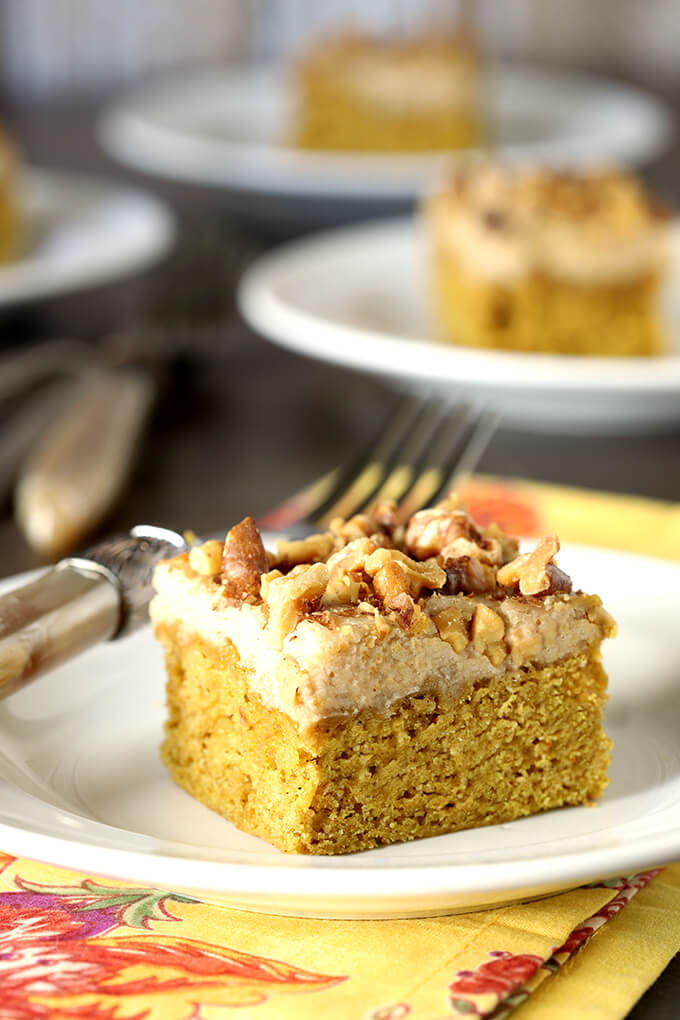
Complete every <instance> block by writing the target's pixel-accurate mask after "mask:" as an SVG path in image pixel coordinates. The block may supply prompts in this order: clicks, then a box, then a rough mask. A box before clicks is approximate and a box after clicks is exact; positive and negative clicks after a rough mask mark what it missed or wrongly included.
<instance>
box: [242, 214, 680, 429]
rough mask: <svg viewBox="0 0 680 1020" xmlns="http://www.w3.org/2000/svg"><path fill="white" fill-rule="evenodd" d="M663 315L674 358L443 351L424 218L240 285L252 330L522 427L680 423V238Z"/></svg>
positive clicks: (318, 245) (300, 252)
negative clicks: (457, 395)
mask: <svg viewBox="0 0 680 1020" xmlns="http://www.w3.org/2000/svg"><path fill="white" fill-rule="evenodd" d="M669 275H670V284H669V286H668V288H667V291H666V293H665V295H664V301H663V304H664V308H663V314H664V318H665V319H666V322H667V325H668V329H669V332H670V334H671V349H672V353H671V354H669V355H668V356H664V357H658V358H586V357H564V356H553V355H546V354H522V353H515V352H496V351H483V350H478V349H474V348H463V347H455V346H452V345H450V344H444V343H438V342H437V341H436V339H435V335H436V330H435V327H434V324H433V323H432V322H431V317H430V309H429V301H428V295H429V286H428V281H427V258H426V244H425V238H424V237H422V236H421V232H420V228H419V225H418V223H417V221H416V220H414V219H411V218H404V219H395V220H388V221H386V222H382V223H376V224H370V225H368V226H357V227H341V228H336V229H334V230H330V231H326V232H324V233H319V234H316V235H313V236H312V237H309V238H307V239H304V240H301V241H294V242H292V243H289V244H286V245H282V246H281V247H279V248H278V249H276V250H274V251H273V252H271V253H270V254H267V255H264V256H262V257H261V258H259V259H258V260H256V261H255V262H254V263H253V264H252V265H251V267H250V268H249V269H248V270H247V272H246V273H245V275H244V277H243V279H242V281H241V284H240V288H239V305H240V309H241V312H242V314H243V316H244V317H245V319H246V321H247V322H248V323H249V324H250V325H251V326H252V327H253V328H254V329H256V330H258V331H259V332H260V333H262V334H263V335H264V336H266V337H268V338H269V339H270V340H274V341H276V342H277V343H280V344H282V345H283V346H284V347H290V348H292V349H293V350H296V351H299V352H301V353H303V354H308V355H310V356H312V357H315V358H321V359H323V360H326V361H333V362H337V363H338V364H341V365H346V366H349V367H351V368H359V369H363V370H366V371H370V372H376V373H379V374H381V375H384V376H385V377H386V378H388V379H391V380H393V381H395V380H396V381H397V382H399V384H400V385H402V386H403V385H407V386H408V385H413V384H419V385H421V386H422V385H427V386H431V387H435V388H438V389H444V390H446V391H449V392H454V391H461V392H462V393H463V394H464V395H465V396H466V397H470V396H477V397H479V399H480V400H483V401H488V402H489V404H490V405H491V406H493V407H494V408H495V409H498V410H499V411H501V412H502V413H503V415H504V420H505V421H507V422H508V423H512V424H515V425H519V426H524V427H529V428H539V427H545V426H550V427H553V428H555V429H560V430H569V431H587V432H591V431H595V430H601V431H611V430H616V431H618V430H631V431H633V430H636V429H640V428H648V427H652V428H653V427H658V426H668V425H671V424H674V423H677V422H678V421H680V229H679V230H676V232H675V234H674V236H673V250H672V264H671V268H670V274H669Z"/></svg>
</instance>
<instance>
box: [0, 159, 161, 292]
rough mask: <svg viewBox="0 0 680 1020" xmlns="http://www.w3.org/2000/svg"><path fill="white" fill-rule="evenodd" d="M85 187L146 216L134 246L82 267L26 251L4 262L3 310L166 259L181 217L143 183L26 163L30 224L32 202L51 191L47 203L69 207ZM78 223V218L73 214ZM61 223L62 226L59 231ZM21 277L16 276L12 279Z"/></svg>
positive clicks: (23, 193) (22, 189)
mask: <svg viewBox="0 0 680 1020" xmlns="http://www.w3.org/2000/svg"><path fill="white" fill-rule="evenodd" d="M78 191H80V192H81V193H83V194H86V195H88V197H90V198H91V199H92V200H96V201H98V202H100V203H101V204H102V206H103V205H104V204H105V203H106V202H112V201H114V200H115V201H121V200H126V201H128V202H130V203H134V205H135V206H136V211H137V213H138V214H139V215H143V217H144V220H143V223H144V228H145V233H143V234H142V235H141V237H138V238H136V240H135V244H134V246H130V245H128V246H127V248H125V247H123V246H120V247H118V248H116V249H114V251H113V253H112V252H110V251H108V250H107V251H105V252H104V251H102V252H100V253H99V257H98V258H97V259H95V260H94V261H90V260H85V259H83V261H82V262H81V263H79V265H78V269H77V271H76V270H73V268H69V269H68V270H67V271H63V270H61V271H58V272H57V271H54V269H53V267H52V266H51V265H50V264H49V263H48V264H47V272H46V266H45V261H44V256H42V255H41V254H40V252H39V251H38V252H37V253H36V252H31V251H30V250H29V251H27V252H26V253H22V254H20V255H19V257H17V258H14V259H12V260H11V261H8V262H6V263H3V264H2V265H0V309H2V308H5V307H10V306H12V305H15V304H22V303H25V302H29V301H37V300H45V299H48V298H53V297H58V296H62V295H66V294H72V293H76V292H79V291H81V290H87V289H90V288H92V287H96V286H98V285H102V284H106V283H113V282H115V281H118V280H121V279H123V278H125V277H128V276H130V275H134V274H135V273H136V272H138V271H140V270H142V269H144V268H146V267H147V266H149V265H151V264H153V263H154V262H155V261H157V260H159V259H161V258H162V257H163V256H164V255H165V254H167V252H168V251H170V249H171V248H172V246H173V244H174V241H175V239H176V236H177V220H176V217H175V214H174V213H173V211H172V210H171V208H170V206H169V205H168V204H167V203H166V202H164V201H163V200H162V199H160V198H158V197H157V196H156V195H154V194H152V193H151V192H149V191H147V190H145V189H144V188H140V187H137V186H136V185H130V184H128V183H126V182H124V181H120V180H117V179H116V178H115V177H111V176H107V175H100V174H88V173H81V172H79V171H71V170H63V169H61V168H52V167H45V166H33V165H29V166H24V167H22V170H21V175H20V179H19V194H20V201H21V202H24V203H25V204H26V205H27V206H28V207H29V208H28V211H27V213H26V215H27V218H28V229H29V230H30V227H31V217H32V216H33V215H35V210H34V209H33V210H32V209H31V208H30V207H31V204H32V203H35V202H36V199H37V198H38V197H39V196H43V195H45V194H46V195H47V196H48V205H50V208H52V209H54V210H57V209H59V208H64V205H65V204H66V201H67V198H68V197H69V196H71V195H73V194H74V193H76V192H78ZM73 222H74V223H76V222H77V220H75V219H74V221H73ZM59 229H60V228H59V227H57V228H56V230H57V231H58V230H59ZM13 277H16V279H13Z"/></svg>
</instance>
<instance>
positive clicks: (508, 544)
mask: <svg viewBox="0 0 680 1020" xmlns="http://www.w3.org/2000/svg"><path fill="white" fill-rule="evenodd" d="M484 534H485V535H486V537H487V538H489V539H495V541H497V542H498V543H499V545H500V547H501V563H509V562H510V560H514V559H515V557H516V556H517V554H518V553H519V542H518V541H517V539H516V538H513V537H512V535H506V534H505V532H504V531H501V529H500V528H499V527H498V525H497V524H496V523H495V522H493V523H491V524H490V525H489V526H488V527H487V528H485V529H484Z"/></svg>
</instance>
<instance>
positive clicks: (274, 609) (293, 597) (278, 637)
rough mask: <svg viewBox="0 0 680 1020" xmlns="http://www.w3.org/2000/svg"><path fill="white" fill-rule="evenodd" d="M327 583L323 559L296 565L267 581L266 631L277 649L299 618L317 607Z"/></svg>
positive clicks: (280, 646)
mask: <svg viewBox="0 0 680 1020" xmlns="http://www.w3.org/2000/svg"><path fill="white" fill-rule="evenodd" d="M327 584H328V567H327V566H326V564H325V563H313V564H312V565H311V566H301V567H297V568H295V569H294V570H293V571H291V573H290V574H283V575H282V576H281V577H275V578H274V579H273V580H271V581H270V582H269V585H268V589H267V604H268V606H269V620H268V622H267V632H268V633H269V634H270V635H271V639H272V644H273V645H274V647H275V648H276V649H277V650H278V651H281V649H282V648H283V643H284V641H285V639H286V637H287V636H288V634H290V633H291V632H292V631H293V630H295V628H296V627H297V625H298V623H299V622H300V620H301V619H302V618H303V617H304V616H306V615H307V614H308V613H313V612H314V611H315V610H316V609H318V608H319V606H320V604H321V599H322V597H323V594H324V592H325V590H326V585H327Z"/></svg>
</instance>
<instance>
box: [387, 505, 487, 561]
mask: <svg viewBox="0 0 680 1020" xmlns="http://www.w3.org/2000/svg"><path fill="white" fill-rule="evenodd" d="M457 538H464V539H467V540H468V542H473V543H475V544H479V542H480V541H481V540H482V536H481V533H480V532H479V531H478V530H477V528H476V527H475V526H474V524H473V523H472V521H471V520H470V518H469V517H468V515H467V514H466V513H465V512H464V511H463V510H459V509H455V510H454V509H451V508H450V507H449V506H441V505H440V506H436V507H432V508H431V509H428V510H419V511H418V513H415V514H414V515H413V516H412V517H411V520H410V521H409V523H408V527H407V529H406V542H405V548H406V552H407V553H408V554H409V556H412V557H413V559H416V560H426V559H429V558H430V557H431V556H437V555H439V553H441V551H442V550H443V549H444V548H445V547H446V546H448V545H450V544H451V543H452V542H453V541H455V539H457Z"/></svg>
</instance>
